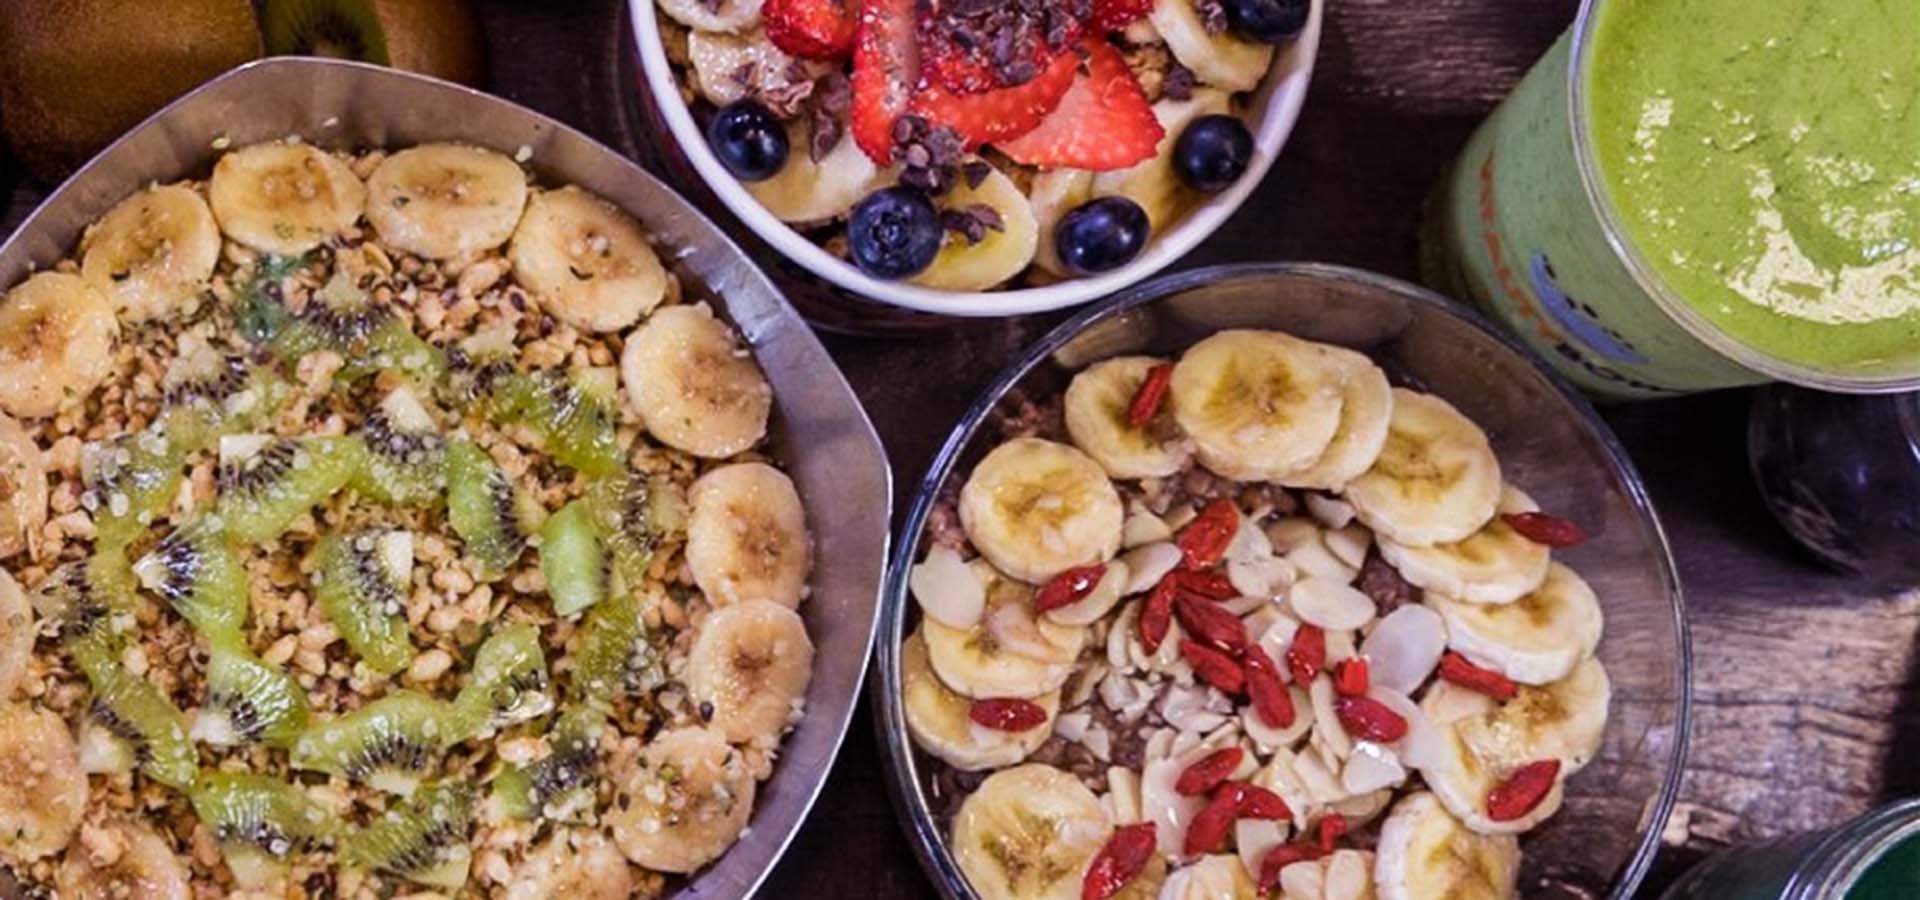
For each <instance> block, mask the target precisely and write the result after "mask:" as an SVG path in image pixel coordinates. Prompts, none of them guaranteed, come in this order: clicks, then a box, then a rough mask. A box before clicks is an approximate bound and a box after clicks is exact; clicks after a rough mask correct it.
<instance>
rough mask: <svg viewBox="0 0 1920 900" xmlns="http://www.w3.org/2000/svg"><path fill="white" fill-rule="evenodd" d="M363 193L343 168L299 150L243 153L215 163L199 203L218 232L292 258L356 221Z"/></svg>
mask: <svg viewBox="0 0 1920 900" xmlns="http://www.w3.org/2000/svg"><path fill="white" fill-rule="evenodd" d="M366 199H367V187H366V185H364V184H362V183H360V178H359V176H356V175H354V174H353V170H352V169H350V168H348V167H347V164H346V163H344V162H341V161H340V160H338V159H335V158H334V157H333V156H332V155H331V154H328V153H325V152H322V151H320V150H318V149H315V148H313V147H311V146H308V145H306V144H289V143H271V144H255V145H253V146H251V147H243V148H241V149H239V150H235V151H233V152H231V153H228V154H227V155H225V156H222V157H220V161H219V162H217V163H215V164H214V166H213V178H212V180H210V181H209V182H208V183H207V204H208V206H210V207H211V208H212V209H213V218H214V220H215V221H217V222H219V223H220V231H221V232H222V233H224V234H225V235H226V236H227V237H229V238H232V239H233V240H235V241H238V242H240V243H242V244H245V245H247V246H249V247H252V248H254V249H255V250H261V251H265V252H267V253H278V254H280V255H283V256H298V255H300V254H302V253H305V252H307V251H308V250H312V249H313V248H315V247H318V246H320V243H321V242H322V241H325V240H326V239H327V238H329V237H332V236H333V235H336V234H339V233H340V232H342V231H345V230H346V229H347V228H348V227H350V226H352V225H353V223H354V222H355V221H357V220H359V218H360V213H361V210H362V209H363V207H364V206H365V204H366Z"/></svg>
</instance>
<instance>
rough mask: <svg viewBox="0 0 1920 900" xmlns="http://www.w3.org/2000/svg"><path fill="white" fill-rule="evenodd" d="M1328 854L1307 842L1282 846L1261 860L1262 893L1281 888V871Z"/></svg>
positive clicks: (1268, 852)
mask: <svg viewBox="0 0 1920 900" xmlns="http://www.w3.org/2000/svg"><path fill="white" fill-rule="evenodd" d="M1325 855H1326V854H1325V853H1323V852H1321V850H1320V848H1319V847H1318V846H1316V845H1314V844H1311V843H1308V842H1306V841H1300V842H1297V843H1292V844H1281V845H1280V846H1278V847H1275V848H1273V849H1272V850H1268V851H1267V855H1266V856H1264V857H1261V858H1260V893H1262V894H1265V893H1267V892H1268V891H1271V890H1273V889H1274V888H1276V887H1279V886H1280V870H1281V869H1284V868H1286V867H1288V866H1290V865H1293V864H1294V863H1297V862H1312V861H1313V860H1316V859H1319V858H1320V857H1322V856H1325Z"/></svg>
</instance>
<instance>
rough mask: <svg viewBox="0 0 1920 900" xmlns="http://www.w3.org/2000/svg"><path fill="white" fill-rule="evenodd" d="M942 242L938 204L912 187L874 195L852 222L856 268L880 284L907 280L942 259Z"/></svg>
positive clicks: (850, 235)
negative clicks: (935, 205)
mask: <svg viewBox="0 0 1920 900" xmlns="http://www.w3.org/2000/svg"><path fill="white" fill-rule="evenodd" d="M942 236H943V229H942V228H941V227H940V214H939V213H938V212H936V211H934V208H933V201H931V200H928V199H927V195H925V194H922V193H920V192H919V191H916V190H914V189H912V188H908V187H890V188H885V189H882V190H878V191H874V192H873V193H871V194H868V195H867V196H866V197H865V198H864V199H862V200H861V201H860V203H859V204H858V205H856V206H854V208H853V216H852V217H851V218H850V219H848V221H847V250H848V253H849V255H851V256H852V257H853V264H854V265H856V266H859V267H860V270H861V271H863V272H865V273H867V274H868V275H872V276H873V277H875V278H887V279H894V278H905V277H907V276H909V275H913V274H916V273H918V272H921V271H924V270H925V269H926V268H927V267H928V266H930V265H933V258H934V257H935V256H937V255H938V254H939V253H940V239H941V237H942Z"/></svg>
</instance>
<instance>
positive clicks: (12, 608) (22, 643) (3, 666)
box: [0, 569, 39, 703]
mask: <svg viewBox="0 0 1920 900" xmlns="http://www.w3.org/2000/svg"><path fill="white" fill-rule="evenodd" d="M38 627H39V626H38V625H37V624H36V623H35V622H34V618H33V604H31V603H29V602H27V594H26V592H25V591H23V590H21V589H20V583H19V582H17V581H14V580H13V576H12V575H9V574H7V572H6V570H4V569H0V703H5V702H8V701H10V700H12V699H13V692H14V689H15V688H18V687H19V686H20V679H21V678H23V677H25V675H26V673H27V663H28V662H29V661H30V660H31V658H32V656H33V636H34V633H35V631H36V630H37V629H38Z"/></svg>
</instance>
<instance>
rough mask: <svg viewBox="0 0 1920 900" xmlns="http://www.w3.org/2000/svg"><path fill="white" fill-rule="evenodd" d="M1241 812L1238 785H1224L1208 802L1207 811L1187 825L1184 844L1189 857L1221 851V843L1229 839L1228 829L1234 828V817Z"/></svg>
mask: <svg viewBox="0 0 1920 900" xmlns="http://www.w3.org/2000/svg"><path fill="white" fill-rule="evenodd" d="M1239 812H1240V791H1239V789H1238V786H1237V785H1234V784H1223V785H1221V786H1220V789H1219V790H1216V791H1214V792H1213V799H1212V800H1209V801H1207V806H1206V808H1205V809H1202V810H1200V814H1199V815H1197V816H1194V817H1193V821H1191V822H1188V823H1187V837H1186V840H1185V841H1183V842H1182V849H1184V850H1185V851H1186V853H1187V855H1188V856H1196V855H1199V854H1201V853H1212V852H1213V851H1214V850H1216V849H1219V847H1220V842H1221V841H1224V840H1226V839H1227V829H1229V828H1232V827H1233V820H1234V817H1235V816H1237V815H1238V814H1239Z"/></svg>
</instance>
